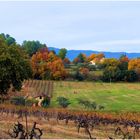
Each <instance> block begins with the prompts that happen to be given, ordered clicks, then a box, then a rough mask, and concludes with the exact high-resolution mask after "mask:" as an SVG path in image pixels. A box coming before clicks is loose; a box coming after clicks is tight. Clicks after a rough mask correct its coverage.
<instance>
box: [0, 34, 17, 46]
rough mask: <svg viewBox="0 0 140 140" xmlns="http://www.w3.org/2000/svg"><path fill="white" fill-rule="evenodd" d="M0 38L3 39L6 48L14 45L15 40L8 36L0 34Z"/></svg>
mask: <svg viewBox="0 0 140 140" xmlns="http://www.w3.org/2000/svg"><path fill="white" fill-rule="evenodd" d="M0 37H1V38H3V39H4V40H5V42H6V44H7V45H8V46H10V45H12V44H15V43H16V40H15V39H14V38H13V37H11V36H10V35H8V34H6V35H5V34H4V33H1V34H0Z"/></svg>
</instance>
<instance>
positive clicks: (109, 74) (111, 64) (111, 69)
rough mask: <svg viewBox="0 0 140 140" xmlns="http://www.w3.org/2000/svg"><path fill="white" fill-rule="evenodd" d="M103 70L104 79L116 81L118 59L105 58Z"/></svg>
mask: <svg viewBox="0 0 140 140" xmlns="http://www.w3.org/2000/svg"><path fill="white" fill-rule="evenodd" d="M103 65H104V71H103V80H104V81H110V82H112V81H116V76H117V73H118V71H119V68H118V65H119V61H118V60H117V59H115V58H111V59H105V61H104V63H103Z"/></svg>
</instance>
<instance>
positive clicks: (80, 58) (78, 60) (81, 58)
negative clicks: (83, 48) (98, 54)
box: [73, 53, 87, 64]
mask: <svg viewBox="0 0 140 140" xmlns="http://www.w3.org/2000/svg"><path fill="white" fill-rule="evenodd" d="M86 61H87V57H86V55H85V54H83V53H80V54H79V55H78V56H77V57H76V58H75V59H74V60H73V63H74V64H77V63H84V62H86Z"/></svg>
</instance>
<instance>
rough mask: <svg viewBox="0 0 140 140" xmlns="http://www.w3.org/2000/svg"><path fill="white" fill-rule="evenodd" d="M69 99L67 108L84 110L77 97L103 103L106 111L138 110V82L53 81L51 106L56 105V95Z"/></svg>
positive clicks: (139, 84) (139, 93) (139, 106)
mask: <svg viewBox="0 0 140 140" xmlns="http://www.w3.org/2000/svg"><path fill="white" fill-rule="evenodd" d="M59 96H61V97H66V98H68V99H69V101H70V103H71V104H70V105H69V107H68V108H69V109H74V110H86V109H85V108H84V107H83V106H81V105H80V104H79V103H78V99H84V100H89V101H94V102H96V104H97V105H103V106H104V107H105V109H104V110H103V111H107V112H140V83H102V82H101V83H98V82H66V81H61V82H60V81H58V82H54V91H53V98H52V102H51V106H52V107H58V103H57V101H56V100H57V97H59Z"/></svg>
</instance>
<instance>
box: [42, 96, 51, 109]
mask: <svg viewBox="0 0 140 140" xmlns="http://www.w3.org/2000/svg"><path fill="white" fill-rule="evenodd" d="M49 105H50V98H49V97H45V98H44V100H43V101H42V107H48V106H49Z"/></svg>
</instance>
